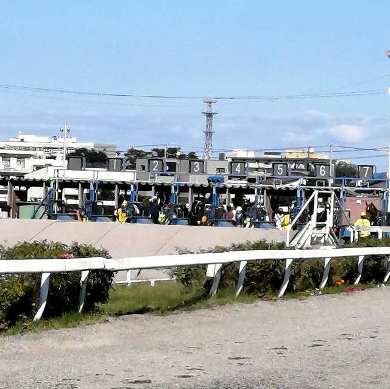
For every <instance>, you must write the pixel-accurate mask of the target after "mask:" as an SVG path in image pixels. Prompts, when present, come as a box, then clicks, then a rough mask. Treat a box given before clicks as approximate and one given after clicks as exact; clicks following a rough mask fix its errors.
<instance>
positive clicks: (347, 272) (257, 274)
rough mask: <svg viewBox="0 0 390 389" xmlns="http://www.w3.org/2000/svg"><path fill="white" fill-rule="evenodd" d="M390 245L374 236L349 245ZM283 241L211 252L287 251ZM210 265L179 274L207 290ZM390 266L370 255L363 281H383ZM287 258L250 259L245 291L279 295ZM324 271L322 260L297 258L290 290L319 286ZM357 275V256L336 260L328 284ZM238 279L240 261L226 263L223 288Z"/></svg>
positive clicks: (189, 283) (190, 284)
mask: <svg viewBox="0 0 390 389" xmlns="http://www.w3.org/2000/svg"><path fill="white" fill-rule="evenodd" d="M377 246H390V238H385V239H383V240H378V239H376V238H373V237H370V238H368V239H366V240H363V241H361V242H358V243H356V244H354V245H347V246H345V247H377ZM283 249H285V247H284V245H283V244H270V243H267V242H265V241H264V240H260V241H257V242H254V243H250V242H245V243H241V244H235V245H231V246H229V247H216V248H214V249H210V250H207V252H226V251H245V250H283ZM206 268H207V267H206V266H187V267H184V268H180V269H177V270H176V271H175V276H176V277H177V279H178V280H179V281H180V282H182V283H183V285H185V286H187V287H202V288H204V290H205V293H206V292H207V290H208V289H209V287H210V279H208V278H207V277H206ZM386 268H387V259H386V258H384V256H369V257H366V258H365V260H364V266H363V274H362V278H361V283H365V284H370V283H375V284H378V283H380V282H382V280H383V277H384V275H385V272H386ZM284 271H285V261H279V260H262V261H249V262H248V265H247V271H246V276H245V281H244V291H246V292H247V293H250V294H254V295H258V296H265V295H268V294H276V293H277V292H278V291H279V289H280V287H281V285H282V282H283V277H284ZM323 271H324V261H323V260H320V259H312V260H294V261H293V264H292V269H291V277H290V282H289V285H288V289H287V292H303V291H307V290H314V289H316V288H318V286H319V284H320V282H321V279H322V275H323ZM356 277H357V258H337V259H332V261H331V266H330V272H329V279H328V284H327V285H328V286H332V285H335V282H336V281H338V280H343V281H344V283H345V284H346V285H351V284H353V282H354V281H355V279H356ZM237 279H238V263H230V264H226V265H224V266H223V267H222V275H221V283H220V288H222V289H223V288H230V289H231V288H234V286H235V285H236V283H237Z"/></svg>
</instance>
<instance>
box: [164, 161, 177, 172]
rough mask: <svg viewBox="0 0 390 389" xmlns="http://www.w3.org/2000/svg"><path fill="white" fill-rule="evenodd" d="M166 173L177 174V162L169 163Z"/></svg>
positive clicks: (166, 165)
mask: <svg viewBox="0 0 390 389" xmlns="http://www.w3.org/2000/svg"><path fill="white" fill-rule="evenodd" d="M165 171H167V172H168V173H176V171H177V163H176V162H167V163H166V164H165Z"/></svg>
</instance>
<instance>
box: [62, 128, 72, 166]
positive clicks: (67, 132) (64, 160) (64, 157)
mask: <svg viewBox="0 0 390 389" xmlns="http://www.w3.org/2000/svg"><path fill="white" fill-rule="evenodd" d="M60 131H61V132H63V133H64V149H63V156H62V158H63V159H62V166H63V167H64V169H65V168H66V140H67V138H68V134H69V132H70V128H69V127H68V125H67V124H65V125H64V127H61V128H60Z"/></svg>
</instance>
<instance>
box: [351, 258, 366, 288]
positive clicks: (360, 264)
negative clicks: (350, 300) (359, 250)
mask: <svg viewBox="0 0 390 389" xmlns="http://www.w3.org/2000/svg"><path fill="white" fill-rule="evenodd" d="M363 261H364V255H359V258H358V276H357V277H356V280H355V282H354V284H353V286H356V285H357V284H358V283H359V282H360V279H361V278H362V272H363Z"/></svg>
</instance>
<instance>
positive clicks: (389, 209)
mask: <svg viewBox="0 0 390 389" xmlns="http://www.w3.org/2000/svg"><path fill="white" fill-rule="evenodd" d="M386 55H387V58H389V59H390V50H388V51H387V53H386ZM387 93H388V94H389V95H390V88H388V89H387ZM387 154H388V160H387V180H386V202H387V204H386V211H387V212H388V213H389V212H390V198H389V197H390V116H389V144H388V149H387Z"/></svg>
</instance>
